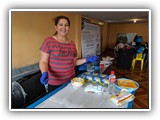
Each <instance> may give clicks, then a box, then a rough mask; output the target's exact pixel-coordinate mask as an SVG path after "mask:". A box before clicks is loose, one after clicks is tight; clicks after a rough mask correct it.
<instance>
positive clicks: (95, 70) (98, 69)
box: [93, 59, 100, 73]
mask: <svg viewBox="0 0 160 120" xmlns="http://www.w3.org/2000/svg"><path fill="white" fill-rule="evenodd" d="M93 65H94V73H99V72H100V60H99V59H98V60H96V61H95V62H94V63H93Z"/></svg>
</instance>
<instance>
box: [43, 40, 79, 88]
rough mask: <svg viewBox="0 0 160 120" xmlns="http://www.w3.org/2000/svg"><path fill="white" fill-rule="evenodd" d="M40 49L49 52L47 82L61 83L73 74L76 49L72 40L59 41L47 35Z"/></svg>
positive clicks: (51, 83) (52, 83) (69, 78)
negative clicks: (68, 41)
mask: <svg viewBox="0 0 160 120" xmlns="http://www.w3.org/2000/svg"><path fill="white" fill-rule="evenodd" d="M40 50H41V51H43V52H45V53H48V54H49V61H48V63H49V64H48V73H49V81H48V84H50V85H61V84H64V83H66V82H68V81H69V80H71V79H72V78H73V77H74V76H75V69H74V68H75V62H74V59H75V58H76V57H77V50H76V47H75V44H74V42H73V41H71V42H70V43H61V42H58V41H57V40H56V39H54V38H53V37H47V38H46V39H45V41H44V42H43V44H42V46H41V48H40Z"/></svg>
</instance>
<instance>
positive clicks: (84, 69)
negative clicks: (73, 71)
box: [78, 63, 87, 71]
mask: <svg viewBox="0 0 160 120" xmlns="http://www.w3.org/2000/svg"><path fill="white" fill-rule="evenodd" d="M78 70H79V71H87V64H86V63H85V64H82V65H80V66H78Z"/></svg>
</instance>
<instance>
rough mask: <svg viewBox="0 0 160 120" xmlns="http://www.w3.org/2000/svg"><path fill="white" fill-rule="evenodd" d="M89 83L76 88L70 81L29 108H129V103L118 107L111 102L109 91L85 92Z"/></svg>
mask: <svg viewBox="0 0 160 120" xmlns="http://www.w3.org/2000/svg"><path fill="white" fill-rule="evenodd" d="M108 67H109V65H108V66H106V67H105V68H103V69H101V73H104V71H105V70H106V69H107V68H108ZM88 84H90V83H85V84H84V85H83V86H82V87H80V88H74V87H73V86H72V84H71V83H70V82H68V83H66V84H64V85H62V86H60V87H59V88H57V89H56V90H54V91H52V92H51V93H49V94H47V95H46V96H44V97H42V98H41V99H39V100H38V101H36V102H35V103H33V104H31V105H29V106H28V107H27V108H31V109H32V108H52V109H60V108H67V109H68V108H74V109H75V108H86V109H87V108H89V109H90V108H92V109H93V108H95V109H98V108H100V109H108V108H127V106H128V104H126V105H123V106H121V107H118V106H115V105H114V104H113V103H111V102H110V100H109V98H110V96H111V95H110V94H109V93H108V92H105V93H103V94H97V93H87V92H85V91H84V89H85V87H86V86H87V85H88Z"/></svg>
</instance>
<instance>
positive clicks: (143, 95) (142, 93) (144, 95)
mask: <svg viewBox="0 0 160 120" xmlns="http://www.w3.org/2000/svg"><path fill="white" fill-rule="evenodd" d="M106 56H110V57H114V53H113V50H106V51H105V52H103V53H102V54H101V55H100V57H106ZM112 69H113V70H115V74H116V77H117V78H129V79H132V80H135V81H136V82H138V83H139V86H140V87H139V89H137V90H136V93H135V99H134V103H133V108H136V109H139V108H140V109H149V70H148V65H145V66H144V69H143V70H142V71H141V70H140V63H139V62H137V63H136V65H135V68H134V70H132V69H130V70H124V69H120V68H117V66H116V64H115V63H113V64H112V65H111V66H110V68H109V69H108V70H107V71H106V73H107V74H109V73H110V71H111V70H112Z"/></svg>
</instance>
